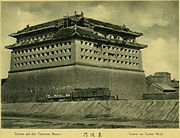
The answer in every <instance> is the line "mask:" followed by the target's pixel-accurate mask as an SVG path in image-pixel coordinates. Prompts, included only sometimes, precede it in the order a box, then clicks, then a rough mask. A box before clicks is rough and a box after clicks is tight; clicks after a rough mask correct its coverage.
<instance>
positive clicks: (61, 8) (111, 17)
mask: <svg viewBox="0 0 180 138" xmlns="http://www.w3.org/2000/svg"><path fill="white" fill-rule="evenodd" d="M1 10H2V13H1V19H2V20H1V27H2V28H1V40H2V42H1V44H2V45H1V49H2V50H1V56H2V58H1V62H2V63H3V66H2V77H7V74H8V71H9V66H10V52H9V50H5V49H4V46H6V45H9V44H13V43H14V42H15V39H14V38H11V37H9V36H8V34H10V33H12V32H16V31H17V30H21V29H23V28H24V27H25V26H26V25H27V24H30V26H31V25H36V24H39V23H43V22H46V21H50V20H55V19H58V18H62V17H63V16H65V15H72V14H74V11H77V12H78V13H80V11H83V12H84V15H85V17H90V18H94V19H97V20H102V21H106V22H109V23H113V24H118V25H122V24H125V25H126V26H127V27H128V28H130V29H131V30H133V31H137V32H142V33H143V34H144V35H143V36H141V37H140V38H138V39H137V41H138V42H139V43H143V44H147V45H148V48H146V49H143V50H142V53H143V67H144V70H145V74H146V76H147V75H150V74H154V72H159V71H165V72H170V73H171V75H172V79H173V78H176V79H179V68H178V66H179V65H178V60H179V45H178V34H179V33H178V25H179V23H178V18H179V15H178V2H2V5H1Z"/></svg>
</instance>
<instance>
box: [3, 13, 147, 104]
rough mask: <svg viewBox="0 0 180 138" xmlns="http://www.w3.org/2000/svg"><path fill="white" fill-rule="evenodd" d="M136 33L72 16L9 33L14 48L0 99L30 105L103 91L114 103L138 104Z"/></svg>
mask: <svg viewBox="0 0 180 138" xmlns="http://www.w3.org/2000/svg"><path fill="white" fill-rule="evenodd" d="M142 35H143V34H142V33H138V32H134V31H131V30H130V29H129V28H127V27H126V26H125V25H122V26H119V25H114V24H110V23H106V22H102V21H98V20H95V19H91V18H86V17H84V14H83V13H82V12H81V14H77V13H75V15H73V16H66V17H63V18H61V19H58V20H54V21H50V22H46V23H43V24H38V25H35V26H29V25H27V26H26V27H25V28H24V29H22V30H20V31H18V32H16V33H12V34H10V36H11V37H14V38H16V43H15V44H12V45H9V46H6V48H7V49H10V50H12V51H11V66H10V71H9V76H8V79H7V83H6V84H5V85H3V88H2V99H3V100H7V101H11V100H13V99H14V100H13V102H16V101H31V100H32V99H33V98H34V97H41V96H44V95H47V94H58V93H69V92H72V91H73V90H74V89H75V88H99V87H100V88H109V89H110V90H111V92H112V94H111V95H112V96H114V97H115V98H118V99H141V98H142V95H143V93H145V92H146V83H145V75H144V71H143V68H142V55H141V49H143V48H146V47H147V45H144V44H140V43H138V42H136V38H138V37H140V36H142Z"/></svg>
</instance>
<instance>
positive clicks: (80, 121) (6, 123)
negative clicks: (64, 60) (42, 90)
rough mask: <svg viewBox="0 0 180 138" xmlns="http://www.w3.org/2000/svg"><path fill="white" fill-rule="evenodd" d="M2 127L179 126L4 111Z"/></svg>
mask: <svg viewBox="0 0 180 138" xmlns="http://www.w3.org/2000/svg"><path fill="white" fill-rule="evenodd" d="M1 122H2V128H16V129H18V128H30V129H32V128H33V129H35V128H37V129H58V128H61V129H62V128H66V129H67V128H81V129H82V128H178V127H179V126H178V125H179V123H178V122H168V121H150V120H132V119H131V120H129V119H127V118H113V117H109V116H106V117H105V116H101V117H95V116H85V117H81V118H77V117H74V116H66V117H65V116H64V117H53V116H51V117H48V116H42V115H26V114H14V113H2V118H1Z"/></svg>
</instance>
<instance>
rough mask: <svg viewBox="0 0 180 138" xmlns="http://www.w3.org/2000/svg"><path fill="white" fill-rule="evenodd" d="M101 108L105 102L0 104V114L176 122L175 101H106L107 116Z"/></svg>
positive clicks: (177, 112)
mask: <svg viewBox="0 0 180 138" xmlns="http://www.w3.org/2000/svg"><path fill="white" fill-rule="evenodd" d="M102 105H104V106H105V107H106V106H107V102H106V101H76V102H51V103H8V104H2V112H13V113H18V114H32V115H46V116H47V115H48V116H77V117H83V116H87V115H93V116H101V115H105V114H107V113H109V112H110V114H111V116H112V117H126V118H132V119H143V120H167V121H178V120H179V102H178V100H116V101H108V106H109V107H110V108H111V109H110V111H109V112H108V111H107V110H106V109H105V108H104V107H103V106H102Z"/></svg>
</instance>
